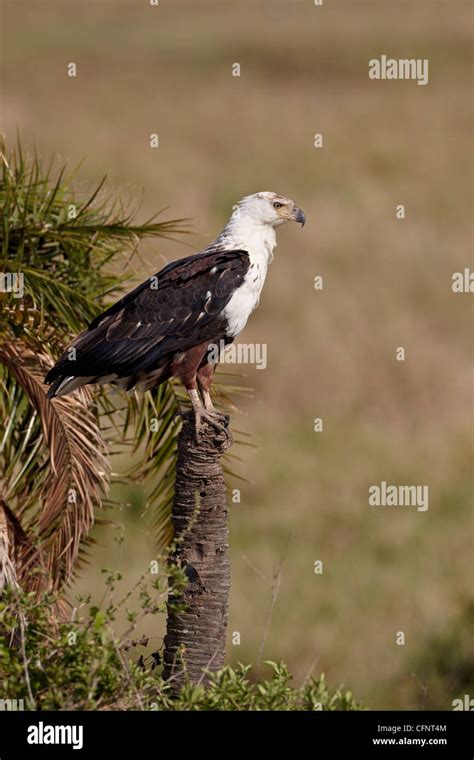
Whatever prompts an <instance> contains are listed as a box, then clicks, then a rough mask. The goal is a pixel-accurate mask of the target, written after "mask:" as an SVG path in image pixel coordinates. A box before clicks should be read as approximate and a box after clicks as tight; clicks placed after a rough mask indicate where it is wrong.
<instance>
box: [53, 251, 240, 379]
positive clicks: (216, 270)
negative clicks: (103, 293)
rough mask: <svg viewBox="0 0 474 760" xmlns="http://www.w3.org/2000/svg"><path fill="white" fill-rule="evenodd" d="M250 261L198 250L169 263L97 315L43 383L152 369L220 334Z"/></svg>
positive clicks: (236, 254) (232, 253) (226, 253)
mask: <svg viewBox="0 0 474 760" xmlns="http://www.w3.org/2000/svg"><path fill="white" fill-rule="evenodd" d="M249 263H250V262H249V256H248V253H247V252H246V251H243V250H235V251H224V250H220V251H213V252H212V253H200V254H195V255H193V256H187V257H186V258H184V259H179V260H178V261H173V262H171V263H170V264H168V265H167V266H165V267H164V268H163V269H162V270H161V271H159V272H158V273H157V274H156V275H154V276H153V277H151V278H149V279H148V280H146V281H145V282H143V283H141V285H139V286H138V287H137V288H135V289H134V290H132V291H131V293H128V294H127V295H126V296H124V297H123V298H121V299H120V300H119V301H117V303H115V304H114V305H113V306H111V307H110V308H108V309H107V310H106V311H104V312H103V313H102V314H100V315H99V316H97V317H96V318H95V319H94V320H93V321H92V322H91V323H90V325H89V327H88V329H87V330H85V331H84V332H83V333H81V334H80V335H79V336H78V337H77V338H76V339H75V340H74V341H73V343H72V344H71V345H70V346H69V348H68V349H67V350H66V351H65V352H64V353H63V355H62V356H61V357H60V359H59V360H58V362H57V363H56V364H55V366H54V367H53V368H52V369H51V370H50V372H49V373H48V375H47V376H46V379H45V382H46V383H52V382H54V381H55V380H58V379H59V378H62V377H66V376H75V377H83V376H94V377H100V376H105V375H108V374H111V373H114V374H117V375H118V376H119V377H126V376H128V375H133V374H136V373H137V372H144V371H148V370H150V369H154V368H156V367H157V366H159V365H160V361H163V359H164V358H165V357H169V356H170V355H172V354H173V353H175V352H178V351H184V350H186V349H188V348H191V347H192V346H195V345H198V344H199V343H202V342H203V341H205V340H210V339H216V340H218V339H220V338H221V337H224V335H225V320H224V318H223V316H222V311H223V309H224V308H225V306H226V305H227V304H228V303H229V301H230V299H231V297H232V295H233V293H234V292H235V290H236V289H237V288H238V287H239V286H240V285H241V284H242V282H243V279H244V277H245V275H246V273H247V271H248V268H249ZM71 348H75V360H74V361H71V360H70V349H71Z"/></svg>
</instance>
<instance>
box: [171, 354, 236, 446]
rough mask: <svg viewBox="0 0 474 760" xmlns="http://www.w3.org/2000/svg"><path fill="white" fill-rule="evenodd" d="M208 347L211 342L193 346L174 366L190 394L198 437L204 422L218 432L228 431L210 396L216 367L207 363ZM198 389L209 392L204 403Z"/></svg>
mask: <svg viewBox="0 0 474 760" xmlns="http://www.w3.org/2000/svg"><path fill="white" fill-rule="evenodd" d="M208 346H209V341H206V342H205V343H201V344H199V345H197V346H193V348H190V349H188V351H186V352H185V353H184V354H181V355H180V356H179V357H177V358H176V362H175V363H174V364H173V365H172V371H173V374H174V375H176V376H177V377H179V379H180V380H181V382H182V383H183V385H184V387H185V388H186V390H187V392H188V396H189V398H190V401H191V404H192V406H193V410H194V419H195V423H196V433H197V435H199V431H200V429H201V424H202V421H203V420H205V421H206V422H208V423H209V424H210V425H212V426H213V427H214V428H215V429H216V430H219V431H221V432H222V431H225V430H226V427H225V426H224V425H223V424H222V423H221V422H219V420H218V417H221V415H220V414H219V412H216V410H215V409H214V407H213V405H212V401H211V397H210V395H209V388H210V386H211V383H212V376H213V374H214V366H213V365H211V366H210V367H209V363H208V362H207V356H206V354H207V349H208ZM198 388H199V389H200V390H201V392H202V393H203V391H204V390H205V391H206V392H207V395H206V396H204V395H203V399H204V403H203V399H201V396H200V395H199V390H198ZM209 404H210V406H209Z"/></svg>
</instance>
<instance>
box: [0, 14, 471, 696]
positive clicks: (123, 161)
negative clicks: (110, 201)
mask: <svg viewBox="0 0 474 760" xmlns="http://www.w3.org/2000/svg"><path fill="white" fill-rule="evenodd" d="M1 12H2V20H3V24H4V35H3V44H2V47H3V54H2V81H3V88H2V115H3V118H2V124H3V128H4V130H5V132H6V135H7V138H8V139H9V141H13V140H14V139H15V133H16V130H17V129H19V130H20V132H21V135H22V139H23V140H24V141H25V142H26V143H27V144H29V145H30V146H33V144H36V146H37V149H38V152H39V154H40V155H41V156H43V157H44V158H48V157H49V155H50V154H51V153H52V152H58V153H59V155H60V156H61V157H62V158H67V159H69V160H70V162H71V165H74V164H75V163H76V162H77V161H79V160H80V159H81V158H83V157H86V159H87V160H86V162H85V163H84V165H83V167H82V169H81V177H82V180H81V181H82V182H83V183H84V185H85V186H86V185H87V183H88V182H90V183H91V184H94V183H96V182H97V180H98V179H99V178H100V177H101V176H102V175H103V174H104V173H108V174H109V175H110V176H111V182H112V186H115V187H117V188H119V189H121V190H123V191H124V192H125V194H126V195H127V196H128V197H129V198H130V199H132V200H134V201H137V200H140V199H141V200H142V204H143V206H142V213H143V216H144V217H146V216H147V215H149V214H151V213H153V212H154V211H156V210H157V209H159V208H162V207H163V206H169V211H167V212H166V215H167V216H169V217H183V216H186V217H190V218H191V219H192V224H193V227H194V230H195V233H196V234H195V235H194V237H193V238H191V239H189V238H188V239H186V241H185V243H186V244H187V245H192V248H193V249H195V250H197V249H198V248H199V247H201V246H203V245H205V244H206V243H207V242H208V241H209V240H211V239H213V238H214V237H215V236H216V234H217V233H218V231H219V230H220V229H221V228H222V226H223V224H224V222H225V221H226V218H227V217H228V215H229V211H230V208H231V206H232V204H233V203H235V202H236V201H237V200H238V199H239V198H240V197H241V196H242V195H245V194H248V193H252V192H256V191H258V190H275V191H277V192H281V193H283V194H285V195H287V196H289V197H291V198H293V199H294V200H295V202H296V203H297V204H298V205H299V206H301V207H302V208H303V209H304V210H305V212H306V217H307V225H306V226H305V228H304V230H303V231H301V230H300V228H299V227H298V228H296V227H295V226H289V225H287V226H286V227H284V228H282V229H280V230H279V235H278V248H277V250H276V255H275V260H274V262H273V264H272V266H271V268H270V270H269V275H268V279H267V283H266V286H265V289H264V292H263V297H262V301H261V304H260V307H259V309H258V311H257V312H256V313H255V315H254V316H253V318H252V319H251V321H250V323H249V325H248V326H247V328H246V330H245V332H244V333H243V334H242V336H241V340H242V341H243V342H251V341H255V342H259V343H267V344H268V367H267V369H266V370H265V371H258V370H255V369H254V368H252V367H243V368H241V369H242V371H243V372H244V373H245V374H246V376H247V377H246V381H245V382H246V383H247V384H248V385H249V386H252V387H253V388H254V389H255V392H254V396H253V399H251V400H248V401H245V402H242V405H241V411H240V413H239V414H238V415H235V418H234V426H235V427H237V428H240V429H242V430H245V431H248V432H249V433H251V434H252V436H253V440H254V442H255V443H256V448H254V449H251V448H245V449H244V448H241V449H240V450H239V451H238V452H236V453H238V454H239V456H241V457H242V462H241V463H240V464H239V470H240V472H241V473H242V474H243V475H244V476H245V477H246V478H247V479H248V482H247V483H245V484H239V486H238V487H240V488H241V502H240V504H236V505H233V506H232V516H231V526H230V527H231V547H232V569H233V587H232V594H231V608H230V626H229V630H230V633H232V632H233V631H239V632H240V635H241V644H240V646H233V645H232V643H231V640H230V638H229V647H228V655H229V660H230V661H231V662H236V661H237V660H241V661H244V662H247V661H250V662H256V661H257V660H258V657H259V652H260V649H261V645H262V641H263V639H264V638H265V630H266V628H267V627H268V636H267V637H266V641H265V646H264V650H263V656H264V658H265V657H268V658H273V659H277V658H279V657H283V658H284V659H286V660H287V662H288V663H289V665H290V667H291V668H292V670H293V672H294V673H295V676H296V679H297V680H298V679H299V680H301V679H303V678H304V676H305V675H306V674H307V673H308V671H309V670H310V669H311V668H312V667H314V668H315V672H320V671H324V672H325V673H326V675H327V677H328V680H329V681H330V682H344V683H346V684H348V685H350V687H351V688H352V690H353V691H354V693H355V694H356V696H357V698H358V699H361V700H363V701H364V702H365V703H366V704H367V705H368V706H369V707H372V708H379V709H388V708H402V709H409V708H417V707H436V708H440V709H451V702H452V700H453V699H454V698H456V697H458V696H462V695H463V694H464V693H465V689H467V688H469V684H471V689H472V688H474V686H472V683H473V682H474V677H473V673H472V667H471V668H470V667H469V665H468V662H469V655H470V652H469V650H471V653H472V643H469V638H468V637H467V636H466V631H467V626H468V625H470V624H471V623H472V607H471V605H472V563H471V560H470V557H471V553H472V527H473V526H472V515H471V511H470V509H471V500H472V479H471V475H472V473H471V470H472V422H473V418H472V368H473V367H472V349H471V342H472V296H470V295H469V294H458V295H455V294H453V293H452V290H451V277H452V274H453V272H455V271H462V270H463V269H464V267H466V266H471V267H472V227H471V213H472V172H471V168H470V166H469V162H468V156H469V148H470V144H471V133H472V132H471V130H472V91H471V86H472V81H471V67H472V55H471V51H472V39H471V31H472V6H471V4H470V3H469V2H460V0H449V1H446V2H445V1H444V0H419V2H416V3H415V2H412V3H410V2H398V1H392V2H390V1H389V0H386V1H380V0H377V2H376V1H375V0H374V1H373V2H364V1H361V2H358V3H355V2H339V3H331V2H325V3H324V5H323V6H322V7H315V6H314V4H313V3H312V2H311V0H304V1H303V0H293V2H291V3H290V2H283V1H280V0H265V1H262V2H261V1H260V0H255V1H254V2H251V1H250V0H248V1H247V2H240V3H235V2H231V1H230V0H229V1H225V2H224V1H222V0H220V2H182V1H181V0H178V1H177V2H173V3H172V2H170V1H167V0H160V4H159V6H158V7H150V6H149V4H148V2H147V1H146V0H142V1H141V2H133V3H132V2H112V0H110V1H109V0H97V1H96V2H82V3H76V2H67V1H66V0H64V1H63V2H50V1H49V0H42V1H41V2H39V0H34V2H26V0H14V1H13V0H3V2H2V3H1ZM381 54H386V55H387V56H389V57H390V56H391V57H395V58H405V57H408V58H411V57H415V58H428V59H429V84H428V85H427V86H425V87H423V86H418V85H417V84H416V82H413V81H391V82H390V81H385V82H384V81H379V82H376V81H372V80H369V78H368V61H369V59H371V58H373V57H379V56H380V55H381ZM70 62H75V63H76V65H77V68H78V75H77V77H76V78H70V77H68V76H67V64H68V63H70ZM234 62H239V63H240V65H241V76H240V78H233V77H232V75H231V67H232V63H234ZM154 132H156V133H158V134H159V139H160V148H159V149H158V150H152V149H151V148H150V147H149V135H150V134H151V133H154ZM317 132H320V133H322V134H323V139H324V147H323V148H322V149H315V148H314V147H313V136H314V134H315V133H317ZM400 203H403V204H405V206H406V219H405V220H403V221H401V220H397V219H396V218H395V207H396V205H397V204H400ZM189 252H190V251H189V248H188V247H185V245H184V243H183V242H170V243H169V244H166V245H162V246H160V245H156V244H155V245H153V247H149V246H148V247H147V246H145V247H144V249H143V254H144V257H145V262H146V263H145V264H141V265H140V267H139V271H138V272H137V275H138V276H139V277H140V278H141V279H144V278H145V277H146V276H148V275H149V274H150V273H152V272H154V271H156V270H157V269H158V268H159V267H160V266H161V265H162V263H163V262H164V261H165V260H169V259H172V258H176V257H178V256H182V255H186V254H187V253H189ZM316 275H322V276H323V278H324V288H323V290H322V291H315V290H314V288H313V279H314V277H315V276H316ZM398 346H404V347H405V351H406V361H405V362H397V361H396V360H395V351H396V348H397V347H398ZM315 417H322V418H323V421H324V432H322V433H315V432H313V421H314V418H315ZM381 480H386V481H387V482H389V483H396V484H425V485H428V486H429V489H430V502H429V509H428V511H427V512H424V513H421V512H416V511H415V510H413V509H403V508H400V509H374V508H370V507H369V506H368V503H367V492H368V487H369V485H371V484H374V483H380V481H381ZM126 496H127V497H128V498H129V500H130V505H131V506H130V507H129V508H128V509H125V510H122V511H121V512H120V513H118V514H116V515H115V518H116V519H117V521H118V522H119V523H121V524H122V525H123V527H124V530H125V537H126V541H125V544H124V545H123V546H122V547H121V548H119V547H118V545H115V544H114V542H113V541H112V540H111V537H110V531H109V533H108V534H107V533H104V532H103V531H102V532H99V533H98V538H99V539H100V542H101V544H100V546H99V547H97V548H96V549H95V550H94V554H93V557H92V563H91V565H90V566H89V567H88V569H87V570H86V571H84V572H83V573H82V574H81V576H80V579H79V580H78V583H77V585H76V587H75V591H80V592H84V591H90V592H92V593H93V594H95V593H97V594H99V596H100V594H101V593H102V592H101V590H100V584H101V580H100V578H101V575H100V568H101V567H104V566H109V567H110V566H114V567H115V566H116V567H118V568H120V569H121V571H122V573H123V576H124V577H123V581H122V587H123V588H124V589H126V588H127V587H129V586H131V585H132V584H133V583H134V582H135V580H136V577H137V576H138V575H139V574H140V573H142V572H144V571H146V568H147V565H148V562H149V561H150V559H152V558H153V556H154V549H153V541H152V536H151V531H150V525H149V522H148V521H147V520H146V519H145V520H143V519H141V518H140V517H139V511H140V509H139V508H140V504H141V501H142V494H141V492H140V489H137V488H133V489H132V488H130V489H129V490H128V492H127V493H126ZM315 560H322V561H323V563H324V572H323V574H322V575H316V574H315V573H314V571H313V567H314V562H315ZM280 562H281V578H280V587H279V592H278V596H277V599H276V602H275V604H274V606H273V608H272V610H271V612H272V614H271V620H270V623H269V625H267V624H268V622H269V611H270V608H271V598H272V576H273V573H274V570H275V568H276V567H277V566H278V564H279V563H280ZM397 631H404V632H405V637H406V643H405V646H397V645H396V642H395V636H396V632H397ZM147 632H148V633H152V634H154V635H156V636H157V637H158V638H159V637H160V636H161V635H162V624H161V621H158V622H157V624H156V629H154V630H150V629H149V630H148V631H147ZM471 694H472V691H471Z"/></svg>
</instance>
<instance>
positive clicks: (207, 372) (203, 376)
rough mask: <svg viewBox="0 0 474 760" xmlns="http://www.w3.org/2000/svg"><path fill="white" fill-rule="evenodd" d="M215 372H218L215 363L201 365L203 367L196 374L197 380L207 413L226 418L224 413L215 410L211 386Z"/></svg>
mask: <svg viewBox="0 0 474 760" xmlns="http://www.w3.org/2000/svg"><path fill="white" fill-rule="evenodd" d="M215 371H216V365H215V364H214V363H213V362H207V363H205V364H201V366H200V367H199V368H198V371H197V373H196V379H197V383H198V386H199V390H200V391H201V396H202V400H203V402H204V407H205V408H206V409H207V411H208V412H212V413H213V414H215V415H216V416H220V417H225V416H226V415H224V413H223V412H219V411H218V410H217V409H216V408H215V406H214V404H213V403H212V399H211V385H212V380H213V378H214V372H215Z"/></svg>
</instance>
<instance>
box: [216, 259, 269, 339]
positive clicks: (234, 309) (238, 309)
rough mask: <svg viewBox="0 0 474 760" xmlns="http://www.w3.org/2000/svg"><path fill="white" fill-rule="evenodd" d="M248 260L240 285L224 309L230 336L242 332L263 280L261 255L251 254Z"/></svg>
mask: <svg viewBox="0 0 474 760" xmlns="http://www.w3.org/2000/svg"><path fill="white" fill-rule="evenodd" d="M252 259H253V260H252ZM250 262H251V263H250V267H249V270H248V272H247V274H246V275H245V279H244V281H243V283H242V285H241V286H240V288H237V290H236V291H235V293H234V294H233V296H232V298H231V299H230V301H229V303H228V304H227V306H226V308H225V309H224V317H225V319H226V320H227V329H226V333H227V335H228V336H229V337H231V338H235V337H236V335H238V334H239V333H240V332H242V330H243V329H244V327H245V325H246V324H247V320H248V318H249V316H250V315H251V313H252V312H253V311H254V309H256V308H257V306H258V302H259V300H260V293H261V292H262V288H263V283H264V282H265V276H266V274H267V266H268V264H267V262H266V261H265V260H264V259H263V257H261V256H253V257H252V255H251V256H250Z"/></svg>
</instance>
